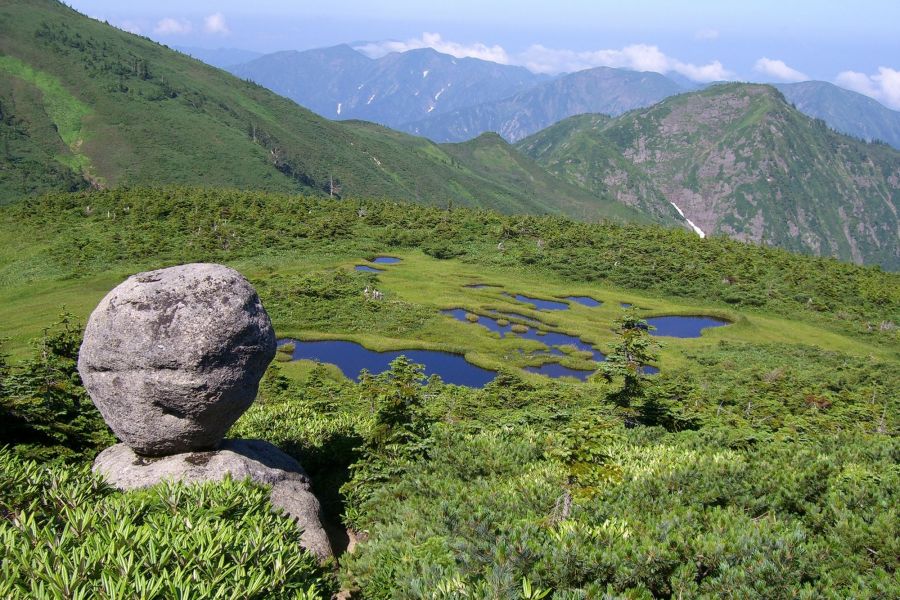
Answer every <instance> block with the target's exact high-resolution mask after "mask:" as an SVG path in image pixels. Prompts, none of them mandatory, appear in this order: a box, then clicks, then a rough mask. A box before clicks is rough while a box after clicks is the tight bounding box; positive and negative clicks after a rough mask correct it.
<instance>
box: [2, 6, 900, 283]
mask: <svg viewBox="0 0 900 600" xmlns="http://www.w3.org/2000/svg"><path fill="white" fill-rule="evenodd" d="M3 13H4V18H3V19H0V203H6V202H15V201H18V200H20V199H22V198H23V197H27V196H29V195H32V194H39V193H41V192H44V191H49V190H78V189H85V188H89V187H96V188H110V187H112V188H114V187H119V186H147V185H191V186H203V187H209V188H217V187H232V188H242V189H251V190H253V189H256V190H270V191H280V192H286V193H304V194H309V195H319V196H336V197H341V198H367V197H368V198H371V197H377V198H391V199H405V200H411V201H416V202H420V203H424V204H430V205H434V206H440V207H448V206H449V205H451V204H454V205H470V206H478V207H485V208H491V209H496V210H499V211H503V212H510V213H528V214H560V215H567V216H571V217H575V218H578V219H583V220H596V219H603V218H608V219H616V220H629V221H636V222H643V223H659V224H663V225H676V224H677V225H680V226H682V227H685V228H687V229H693V230H694V231H698V232H702V233H703V234H705V235H709V234H718V235H728V236H731V237H734V238H737V239H741V240H746V241H749V242H755V243H765V244H771V245H777V246H781V247H785V248H788V249H792V250H796V251H801V252H807V253H812V254H820V255H829V256H836V257H840V258H842V259H845V260H852V261H855V262H866V263H878V264H881V265H883V266H885V267H887V268H891V269H898V268H900V257H898V253H900V247H898V243H897V240H898V238H900V225H898V217H897V214H898V200H900V152H897V151H896V150H893V149H891V148H890V147H888V146H886V145H884V144H867V143H865V142H863V141H860V140H859V139H853V138H850V137H847V136H843V135H840V134H837V133H835V132H834V131H832V130H831V129H829V128H828V127H827V126H826V125H825V123H824V122H823V121H819V120H814V119H810V118H808V117H806V116H804V115H803V114H801V113H800V112H798V111H797V110H795V109H794V108H793V107H792V105H791V104H790V103H789V102H788V101H787V100H786V99H785V95H783V93H782V92H779V91H778V90H776V89H775V88H773V87H771V86H762V85H750V84H726V85H715V86H710V87H708V88H706V89H702V90H698V91H690V92H684V93H679V94H676V95H671V94H674V93H675V92H677V91H678V89H679V88H678V87H677V86H676V85H675V84H674V83H672V82H670V81H669V80H667V79H666V78H664V77H662V76H660V75H656V74H649V73H635V72H629V71H617V70H615V69H592V70H589V71H583V72H580V73H575V74H572V75H569V76H564V77H559V78H556V79H546V78H541V77H538V76H535V75H532V74H530V73H528V72H527V71H525V70H524V69H519V68H516V67H508V66H504V65H495V64H493V63H487V62H484V61H477V60H473V59H453V58H452V57H449V56H446V55H441V54H439V53H436V52H434V51H432V50H422V51H414V52H410V53H404V54H394V55H389V56H387V57H384V58H382V59H378V60H373V59H369V58H367V57H365V56H362V55H361V54H359V53H358V52H356V51H354V50H353V49H352V48H350V47H347V46H344V47H337V48H331V49H326V50H323V51H321V52H318V53H317V51H312V52H307V53H293V54H292V53H288V54H284V55H274V58H273V56H272V55H270V56H268V57H261V58H259V59H257V61H264V62H265V63H266V64H269V65H270V67H271V68H272V72H273V73H277V72H278V66H277V64H275V63H272V62H270V61H273V60H276V59H277V58H278V57H279V56H280V57H281V58H280V59H283V60H284V61H286V63H285V64H295V63H296V61H297V58H298V57H297V56H296V55H295V54H300V55H302V59H303V60H306V61H308V62H309V63H310V64H312V65H319V66H318V67H316V69H312V70H310V71H309V72H310V73H314V75H315V76H314V77H313V76H312V75H309V76H307V78H306V79H305V80H303V79H301V78H295V79H294V81H295V82H297V83H298V85H300V83H302V84H303V86H306V87H304V89H306V88H307V87H308V88H309V89H310V90H313V91H315V90H320V93H319V94H318V96H320V98H319V100H317V101H320V102H321V103H322V105H321V106H325V105H328V104H330V103H333V102H335V100H337V102H338V103H339V104H342V103H343V101H344V100H341V98H349V99H348V100H346V101H347V102H348V107H347V109H346V110H347V111H381V114H382V115H391V114H393V115H394V116H395V117H396V118H401V116H402V115H404V114H405V115H406V116H407V117H415V118H416V119H417V121H416V123H418V124H419V125H417V126H424V124H422V121H423V119H422V114H423V113H424V114H425V115H428V114H431V113H434V116H433V118H435V119H438V118H444V116H447V115H449V114H450V113H453V112H454V111H458V113H459V114H464V113H465V114H470V115H471V117H470V118H471V121H470V122H471V123H472V127H475V125H476V124H477V121H478V120H479V119H480V116H482V115H483V116H485V118H487V117H490V118H491V119H495V121H492V122H494V123H503V124H505V125H503V127H500V128H501V129H503V130H504V131H505V133H506V135H507V136H510V137H518V136H521V135H524V134H525V133H526V132H528V131H530V130H531V129H533V128H538V127H543V126H544V125H545V124H546V123H547V122H551V121H552V120H553V119H556V118H560V117H562V116H564V115H565V114H566V113H567V112H570V111H582V110H596V109H598V108H597V107H601V108H602V110H604V111H605V112H609V113H621V114H618V116H615V117H611V116H607V115H598V114H588V115H582V116H576V117H571V118H568V119H565V120H563V121H560V122H558V123H556V124H554V125H551V126H550V127H549V128H546V129H543V130H541V131H539V132H537V133H534V134H533V135H531V136H530V137H527V138H525V139H523V140H521V141H520V142H518V144H517V145H516V146H515V147H513V146H510V145H509V144H508V143H507V142H506V141H505V140H504V139H503V138H501V137H500V136H499V135H497V134H491V133H483V134H481V135H479V136H477V137H474V138H473V139H471V140H469V141H466V142H463V143H447V144H436V143H434V142H432V141H429V140H428V139H425V138H423V137H417V136H413V135H409V134H407V133H403V132H400V131H396V130H392V129H388V128H386V127H384V126H381V125H378V124H375V123H371V122H366V121H362V120H356V119H354V120H346V121H339V122H335V121H333V120H329V119H326V118H323V117H321V116H319V115H316V114H315V113H313V112H311V111H309V110H306V109H305V108H302V107H300V106H298V105H297V104H296V103H294V102H292V101H290V100H287V99H285V98H283V97H281V96H279V95H277V94H275V93H273V92H271V91H269V90H268V89H265V88H264V87H262V86H260V85H257V84H255V83H252V82H248V81H244V80H242V79H240V78H237V77H234V76H232V75H230V74H228V73H226V72H224V71H222V70H219V69H216V68H213V67H210V66H208V65H206V64H203V63H202V62H200V61H198V60H195V59H193V58H190V57H189V56H186V55H185V54H183V53H179V52H175V51H172V50H170V49H168V48H166V47H165V46H162V45H160V44H157V43H155V42H152V41H150V40H148V39H146V38H142V37H139V36H135V35H131V34H129V33H126V32H123V31H121V30H118V29H115V28H113V27H111V26H108V25H106V24H103V23H100V22H98V21H95V20H92V19H89V18H87V17H85V16H83V15H80V14H78V13H77V12H75V11H74V10H72V9H70V8H68V7H66V6H65V5H64V4H62V3H59V2H55V1H53V0H30V1H26V0H6V1H5V2H4V4H3ZM326 59H327V61H330V62H327V64H326V66H324V67H323V66H321V65H322V64H323V61H325V60H326ZM257 61H254V62H257ZM373 64H374V65H375V67H376V69H377V73H378V75H377V76H372V77H374V79H365V81H363V82H361V83H359V81H360V77H357V76H354V77H350V76H347V77H346V78H344V77H338V76H335V73H340V72H346V73H352V72H354V70H356V72H357V73H363V72H367V73H368V72H369V71H368V70H369V69H371V68H373ZM329 65H330V66H329ZM381 78H384V80H383V81H382V80H380V79H381ZM400 81H407V82H410V83H409V85H412V82H413V81H415V84H416V86H418V87H416V88H415V89H414V90H413V91H412V92H410V90H409V89H407V88H406V87H404V86H403V85H400V83H399V82H400ZM392 82H393V83H392ZM451 84H452V85H451ZM360 85H362V88H360V89H356V88H359V86H360ZM354 86H355V87H354ZM367 86H368V88H367ZM798 89H799V91H798ZM460 90H461V91H460ZM592 90H600V91H603V90H605V91H606V92H605V93H600V91H598V92H597V93H596V94H592ZM823 90H824V91H823ZM344 92H347V93H349V94H351V95H350V96H346V97H345V96H343V95H342V94H344ZM415 92H418V95H416V93H415ZM795 92H796V93H798V94H799V93H801V92H803V93H804V94H806V95H807V96H815V97H829V98H836V99H837V100H835V101H836V102H841V101H842V100H841V98H843V97H844V96H843V95H842V94H841V93H840V92H837V93H836V92H835V91H834V90H830V89H829V88H821V89H820V90H819V92H816V93H813V92H810V91H809V90H804V89H803V88H787V91H786V92H784V94H793V93H795ZM304 93H307V92H304ZM308 93H310V94H313V92H308ZM491 95H496V96H498V98H495V99H493V100H492V99H490V98H489V96H491ZM314 96H316V95H315V94H313V95H312V96H311V98H313V97H314ZM664 96H667V97H665V98H664V99H661V100H660V98H662V97H664ZM370 98H371V102H370V101H369V99H370ZM503 98H506V100H503ZM798 98H799V96H796V97H795V100H794V102H795V103H797V104H798V106H799V105H800V104H801V102H800V101H799V100H798ZM847 98H850V99H852V100H854V101H859V98H856V97H855V96H852V95H851V96H847ZM379 99H380V100H379ZM466 102H475V104H471V105H469V106H465V105H464V104H465V103H466ZM641 104H652V106H646V107H643V108H634V107H635V106H639V105H641ZM321 106H320V107H321ZM488 106H493V107H494V108H493V109H491V110H488V109H486V108H485V107H488ZM529 106H531V107H532V108H529ZM860 106H862V107H863V109H866V110H867V109H870V108H872V107H871V105H869V104H868V103H861V104H860ZM398 107H402V108H398ZM629 107H631V108H633V110H630V111H628V112H623V111H627V110H628V108H629ZM429 110H431V113H429V112H428V111H429ZM334 112H337V107H335V108H334ZM341 113H342V115H345V113H344V107H343V105H342V106H341ZM350 114H353V113H352V112H351V113H350ZM834 114H840V113H839V111H835V112H834ZM879 126H883V124H882V125H879ZM859 131H864V130H859ZM459 133H460V132H459V130H457V133H456V135H459ZM860 137H863V136H862V135H860ZM210 193H215V192H214V191H210ZM261 218H262V217H261ZM297 218H307V217H306V216H305V215H298V217H297ZM310 218H312V217H310ZM747 276H752V274H748V275H747Z"/></svg>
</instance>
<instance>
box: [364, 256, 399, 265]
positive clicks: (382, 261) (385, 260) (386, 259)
mask: <svg viewBox="0 0 900 600" xmlns="http://www.w3.org/2000/svg"><path fill="white" fill-rule="evenodd" d="M400 260H401V259H399V258H397V257H396V256H376V257H375V258H373V259H372V260H371V261H369V262H373V263H376V264H379V265H396V264H397V263H398V262H400Z"/></svg>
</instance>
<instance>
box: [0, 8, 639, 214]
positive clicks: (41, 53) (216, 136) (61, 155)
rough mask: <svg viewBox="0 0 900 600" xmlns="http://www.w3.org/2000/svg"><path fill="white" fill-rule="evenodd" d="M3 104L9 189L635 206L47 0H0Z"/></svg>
mask: <svg viewBox="0 0 900 600" xmlns="http://www.w3.org/2000/svg"><path fill="white" fill-rule="evenodd" d="M0 113H2V119H0V121H2V125H0V127H2V129H0V131H2V142H0V144H2V145H0V151H2V152H3V155H2V156H0V201H2V202H10V201H13V200H15V199H16V198H18V197H20V196H21V195H23V194H29V193H34V192H40V191H45V190H48V189H73V188H78V187H86V186H89V185H90V186H95V187H113V186H131V185H159V184H190V185H204V186H215V187H236V188H244V189H261V190H271V191H283V192H304V193H314V194H319V195H337V196H342V197H351V196H352V197H361V196H385V197H392V198H397V199H409V200H418V201H420V202H425V203H430V204H436V205H446V204H447V203H450V202H456V203H460V204H470V205H476V206H488V207H491V208H495V209H498V210H501V211H505V212H523V211H529V212H551V213H561V212H568V214H572V215H575V216H579V217H582V218H598V217H623V216H627V215H631V216H632V217H636V213H634V212H633V211H631V210H630V209H628V208H626V207H623V206H620V205H616V204H615V203H611V202H608V201H604V200H603V198H598V197H596V196H595V195H591V194H588V193H585V192H583V191H580V190H574V189H573V188H570V187H569V186H565V185H562V184H560V185H559V191H558V193H557V194H556V195H555V196H553V197H552V198H550V199H549V200H544V199H542V200H541V201H540V202H537V201H535V200H534V198H533V197H532V196H529V195H528V194H526V193H524V192H523V191H522V190H521V189H520V188H518V187H515V186H510V185H508V184H507V183H499V182H498V181H497V180H492V179H488V178H486V177H485V173H486V172H485V171H481V172H478V171H477V170H475V169H471V168H459V167H458V166H455V165H454V164H453V162H454V159H453V158H452V157H451V156H450V155H449V154H447V153H446V152H444V151H443V150H442V149H441V148H440V147H439V146H437V145H435V144H433V143H431V142H428V141H426V140H420V139H416V138H412V137H410V136H406V135H402V134H396V133H394V132H390V131H388V130H385V129H382V128H372V127H366V126H360V125H358V124H342V123H334V122H331V121H328V120H326V119H323V118H321V117H319V116H317V115H315V114H313V113H312V112H310V111H308V110H306V109H303V108H301V107H299V106H297V105H296V104H294V103H293V102H291V101H289V100H287V99H284V98H281V97H279V96H277V95H275V94H274V93H272V92H270V91H268V90H265V89H264V88H261V87H259V86H257V85H255V84H252V83H248V82H244V81H241V80H239V79H237V78H235V77H233V76H231V75H229V74H227V73H225V72H223V71H220V70H218V69H214V68H211V67H209V66H207V65H204V64H202V63H201V62H199V61H196V60H194V59H191V58H189V57H187V56H185V55H183V54H180V53H177V52H174V51H171V50H169V49H167V48H165V47H164V46H161V45H159V44H156V43H154V42H152V41H150V40H147V39H144V38H140V37H137V36H134V35H131V34H128V33H125V32H123V31H120V30H118V29H115V28H113V27H110V26H108V25H105V24H103V23H100V22H97V21H94V20H91V19H88V18H86V17H84V16H82V15H79V14H78V13H76V12H75V11H73V10H71V9H69V8H67V7H66V6H64V5H62V4H60V3H57V2H53V1H51V0H38V1H36V2H24V1H20V0H0ZM533 168H534V169H538V167H536V166H534V167H533ZM544 177H545V178H547V179H553V176H550V175H548V174H545V175H544ZM508 180H509V178H507V181H508ZM566 193H572V194H573V195H572V196H566ZM561 207H565V209H563V208H561Z"/></svg>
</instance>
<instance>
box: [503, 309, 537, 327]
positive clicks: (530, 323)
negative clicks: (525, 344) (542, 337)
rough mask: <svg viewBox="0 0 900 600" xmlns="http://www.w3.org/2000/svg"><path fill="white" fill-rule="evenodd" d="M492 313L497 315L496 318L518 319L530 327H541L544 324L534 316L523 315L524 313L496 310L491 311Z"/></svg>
mask: <svg viewBox="0 0 900 600" xmlns="http://www.w3.org/2000/svg"><path fill="white" fill-rule="evenodd" d="M491 313H492V314H495V315H497V317H496V318H498V319H518V320H520V321H522V322H524V323H525V324H526V325H528V326H530V327H540V326H541V325H542V323H541V322H540V321H538V320H537V319H535V318H534V317H529V316H528V315H523V314H522V313H517V312H496V311H491Z"/></svg>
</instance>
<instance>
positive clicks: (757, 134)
mask: <svg viewBox="0 0 900 600" xmlns="http://www.w3.org/2000/svg"><path fill="white" fill-rule="evenodd" d="M517 147H518V148H520V149H521V150H522V151H524V152H525V153H527V154H528V155H529V156H532V157H533V158H535V159H536V160H538V162H539V163H540V164H542V165H544V166H546V167H548V168H549V169H550V170H551V171H553V172H554V173H557V174H559V175H561V176H563V177H565V178H567V179H568V180H569V181H572V182H573V183H581V184H583V185H585V186H587V187H588V188H589V189H592V190H604V191H608V192H610V193H612V194H613V196H614V197H615V198H616V199H618V200H620V201H622V202H625V203H628V204H631V205H633V206H636V207H639V208H640V209H641V210H644V211H649V212H652V213H655V214H671V210H672V207H671V204H669V203H674V204H676V205H677V206H678V207H679V208H681V209H682V210H683V211H684V213H685V215H686V217H687V218H688V219H690V220H691V221H692V222H694V223H695V224H696V225H697V226H699V227H700V228H701V229H702V230H703V231H704V232H705V233H707V234H723V235H728V236H731V237H734V238H736V239H741V240H746V241H751V242H756V243H765V244H768V245H774V246H780V247H783V248H787V249H790V250H794V251H800V252H807V253H812V254H818V255H823V256H836V257H839V258H841V259H843V260H852V261H854V262H866V263H874V264H881V265H883V266H885V267H887V268H890V269H897V268H898V267H900V247H898V244H897V239H898V236H900V221H898V217H897V214H898V213H897V209H898V200H900V153H898V152H897V151H895V150H893V149H891V148H889V147H887V146H885V145H881V144H866V143H864V142H861V141H858V140H855V139H852V138H848V137H846V136H843V135H840V134H837V133H835V132H833V131H831V130H830V129H829V128H828V127H826V126H825V124H824V123H823V122H822V121H814V120H811V119H809V118H808V117H805V116H803V115H802V114H800V113H799V112H797V111H796V110H794V109H793V108H792V107H791V106H790V105H789V104H787V103H786V102H785V100H784V98H783V96H782V95H781V94H780V93H779V92H777V91H776V90H775V89H773V88H771V87H768V86H759V85H747V84H727V85H717V86H713V87H711V88H708V89H706V90H703V91H699V92H693V93H689V94H682V95H679V96H674V97H671V98H668V99H666V100H664V101H663V102H661V103H659V104H658V105H656V106H653V107H651V108H648V109H643V110H637V111H633V112H630V113H627V114H625V115H623V116H621V117H618V118H616V119H614V120H611V121H608V122H607V121H605V120H599V121H598V120H595V119H593V118H591V117H589V116H582V117H574V118H573V119H570V120H567V121H564V122H562V123H560V124H557V125H555V126H553V127H549V128H547V129H546V130H544V131H542V132H540V133H537V134H535V135H534V136H532V137H530V138H527V139H525V140H523V141H522V142H520V143H519V144H518V145H517Z"/></svg>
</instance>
